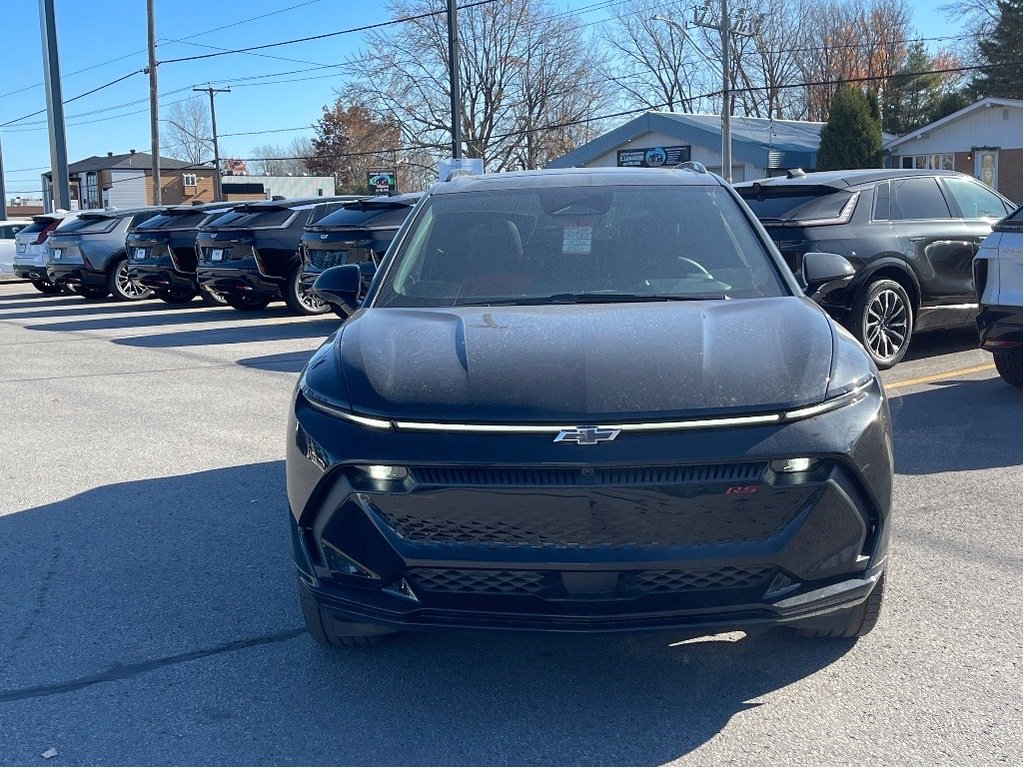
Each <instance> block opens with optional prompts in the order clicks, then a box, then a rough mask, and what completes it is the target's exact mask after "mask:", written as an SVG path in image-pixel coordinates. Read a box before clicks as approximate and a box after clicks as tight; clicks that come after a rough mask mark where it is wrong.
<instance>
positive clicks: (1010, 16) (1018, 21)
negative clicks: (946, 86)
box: [970, 0, 1024, 99]
mask: <svg viewBox="0 0 1024 768" xmlns="http://www.w3.org/2000/svg"><path fill="white" fill-rule="evenodd" d="M996 5H997V6H998V8H999V21H998V22H996V25H995V26H994V27H993V28H992V31H991V32H990V33H989V35H988V36H987V37H984V38H982V39H980V40H978V54H979V59H980V63H981V64H982V65H983V66H986V67H987V68H986V69H983V70H981V72H980V74H978V75H975V77H974V79H973V80H971V85H970V91H971V93H972V95H973V96H974V98H975V99H980V98H984V97H986V96H998V97H1000V98H1004V99H1019V98H1021V91H1022V85H1021V81H1022V77H1021V72H1022V67H1021V55H1022V46H1021V25H1022V23H1024V13H1022V1H1021V0H996Z"/></svg>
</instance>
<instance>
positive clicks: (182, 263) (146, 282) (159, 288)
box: [125, 203, 231, 306]
mask: <svg viewBox="0 0 1024 768" xmlns="http://www.w3.org/2000/svg"><path fill="white" fill-rule="evenodd" d="M230 209H231V205H230V203H208V204H206V205H194V206H175V207H172V208H165V209H164V210H163V211H161V212H160V213H158V214H157V215H156V216H154V217H153V218H151V219H147V220H146V221H143V222H142V223H140V224H138V225H136V226H133V227H132V228H131V229H129V230H128V237H127V239H126V240H125V249H126V250H127V252H128V276H129V277H130V278H131V279H132V280H134V281H135V282H137V283H138V284H139V285H141V286H143V287H144V288H149V289H152V291H153V293H154V295H155V296H156V297H157V298H158V299H161V300H163V301H166V302H167V303H168V304H185V303H187V302H190V301H192V299H194V298H195V297H196V294H198V295H199V296H201V297H202V299H203V303H204V304H208V305H210V306H220V305H223V304H224V297H223V296H221V295H220V294H217V293H213V292H211V291H208V290H205V289H200V286H199V283H198V281H197V280H196V232H197V231H198V230H199V228H200V227H201V226H202V225H203V224H204V223H206V222H208V221H211V220H212V219H214V218H216V217H217V216H219V215H221V214H224V213H227V211H229V210H230Z"/></svg>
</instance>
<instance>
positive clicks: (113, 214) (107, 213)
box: [78, 205, 163, 219]
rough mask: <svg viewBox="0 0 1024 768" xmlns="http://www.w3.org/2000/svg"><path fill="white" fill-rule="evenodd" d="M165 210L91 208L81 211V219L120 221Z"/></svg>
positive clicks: (155, 208) (152, 208)
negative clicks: (128, 217)
mask: <svg viewBox="0 0 1024 768" xmlns="http://www.w3.org/2000/svg"><path fill="white" fill-rule="evenodd" d="M161 210H163V208H162V207H160V206H155V205H142V206H137V207H135V208H89V209H88V210H85V211H79V212H78V215H79V216H80V217H88V218H97V219H120V218H122V217H125V216H134V215H135V214H137V213H152V214H154V215H155V214H157V213H160V211H161Z"/></svg>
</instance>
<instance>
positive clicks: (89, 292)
mask: <svg viewBox="0 0 1024 768" xmlns="http://www.w3.org/2000/svg"><path fill="white" fill-rule="evenodd" d="M72 290H73V292H74V293H75V295H77V296H81V297H82V298H83V299H89V300H90V301H97V300H99V299H105V298H107V296H109V295H110V291H108V290H107V289H106V288H93V287H92V286H89V285H76V286H75V287H74V288H73V289H72Z"/></svg>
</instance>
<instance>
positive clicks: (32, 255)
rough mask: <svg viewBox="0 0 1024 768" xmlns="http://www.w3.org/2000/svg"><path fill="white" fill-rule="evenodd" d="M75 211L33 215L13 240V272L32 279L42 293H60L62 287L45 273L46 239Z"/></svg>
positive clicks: (72, 216) (73, 216) (73, 214)
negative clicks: (15, 247)
mask: <svg viewBox="0 0 1024 768" xmlns="http://www.w3.org/2000/svg"><path fill="white" fill-rule="evenodd" d="M77 215H78V214H77V213H69V212H68V211H60V210H58V211H54V212H53V213H44V214H41V215H39V216H33V217H32V221H31V222H30V223H29V225H28V226H27V227H24V228H23V229H22V230H21V231H20V232H18V233H17V234H16V235H15V237H14V240H15V242H16V243H17V253H16V254H15V255H14V274H15V275H17V276H18V277H23V278H25V279H27V280H31V281H32V285H34V286H35V287H36V289H37V290H39V291H42V292H43V293H60V292H61V291H62V290H63V289H62V288H61V287H60V286H58V285H54V284H53V283H52V282H51V281H50V279H49V277H47V275H46V239H47V238H48V237H49V236H50V234H51V233H52V232H53V230H54V229H56V228H57V227H58V226H60V225H61V224H62V223H63V222H64V221H66V220H68V219H73V218H75V217H76V216H77Z"/></svg>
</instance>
